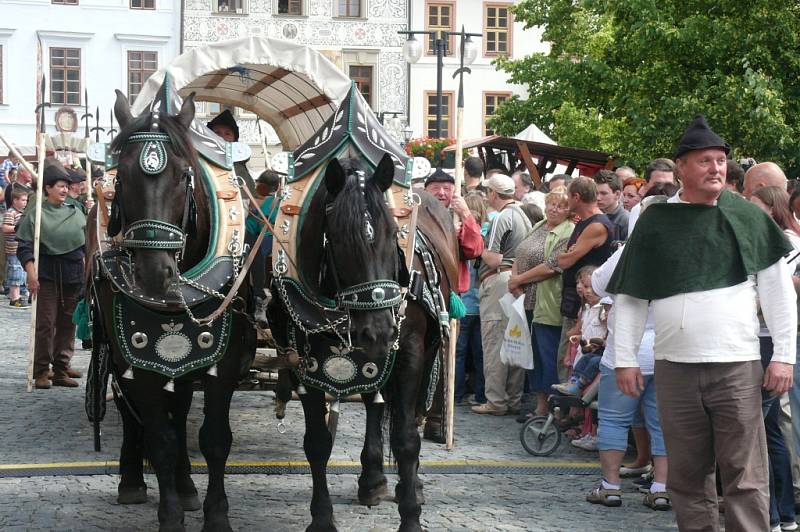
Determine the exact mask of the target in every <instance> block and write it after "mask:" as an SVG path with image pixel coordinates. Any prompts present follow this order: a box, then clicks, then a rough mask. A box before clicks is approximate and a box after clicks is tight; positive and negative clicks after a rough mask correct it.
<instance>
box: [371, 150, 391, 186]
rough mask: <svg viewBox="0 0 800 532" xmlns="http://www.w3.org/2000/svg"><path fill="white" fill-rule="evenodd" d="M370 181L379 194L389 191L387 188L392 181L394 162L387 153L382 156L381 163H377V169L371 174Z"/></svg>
mask: <svg viewBox="0 0 800 532" xmlns="http://www.w3.org/2000/svg"><path fill="white" fill-rule="evenodd" d="M372 180H373V181H375V184H376V185H378V188H379V189H380V190H381V192H386V191H387V190H389V187H391V186H392V181H394V161H393V160H392V156H391V155H389V154H388V153H384V154H383V157H382V158H381V162H379V163H378V168H376V169H375V173H374V174H372Z"/></svg>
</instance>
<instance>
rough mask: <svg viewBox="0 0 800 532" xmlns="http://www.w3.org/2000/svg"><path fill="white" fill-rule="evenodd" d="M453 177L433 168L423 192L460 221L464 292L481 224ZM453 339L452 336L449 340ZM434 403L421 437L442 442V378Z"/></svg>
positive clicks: (478, 247) (460, 288) (478, 252)
mask: <svg viewBox="0 0 800 532" xmlns="http://www.w3.org/2000/svg"><path fill="white" fill-rule="evenodd" d="M455 183H456V181H455V179H454V178H453V176H451V175H450V174H448V173H447V172H445V171H444V170H442V169H441V168H437V169H436V170H434V171H433V172H432V173H431V174H430V175H429V176H428V178H427V179H426V180H425V191H426V192H428V193H429V194H431V195H433V196H434V197H435V198H436V199H437V200H439V203H441V204H442V205H443V206H444V207H445V208H448V209H452V210H453V212H454V213H455V214H457V215H458V218H459V220H460V224H459V227H458V228H457V231H458V248H459V264H458V292H459V293H464V292H466V291H467V290H469V285H470V275H469V274H470V272H469V263H468V261H469V260H471V259H474V258H477V257H480V256H481V253H482V252H483V236H482V235H481V226H480V225H479V224H478V222H477V220H475V217H474V216H472V213H471V212H470V210H469V207H467V203H466V202H465V201H464V198H462V197H461V196H459V195H454V193H455ZM453 341H455V339H454V340H453ZM439 384H440V385H439V387H437V390H436V395H435V396H434V403H433V405H432V406H431V411H430V413H429V415H428V418H427V420H426V422H425V430H424V432H423V436H424V437H425V438H426V439H428V440H432V441H435V442H438V443H444V442H445V438H444V427H443V425H442V418H443V415H442V414H443V410H444V409H443V407H444V402H443V398H444V396H443V392H444V388H443V380H442V379H439Z"/></svg>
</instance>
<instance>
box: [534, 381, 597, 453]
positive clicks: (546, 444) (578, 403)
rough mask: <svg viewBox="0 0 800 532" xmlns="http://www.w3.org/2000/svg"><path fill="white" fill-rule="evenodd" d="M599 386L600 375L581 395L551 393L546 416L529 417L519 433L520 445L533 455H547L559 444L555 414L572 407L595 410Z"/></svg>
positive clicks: (559, 431)
mask: <svg viewBox="0 0 800 532" xmlns="http://www.w3.org/2000/svg"><path fill="white" fill-rule="evenodd" d="M599 386H600V376H599V375H598V376H597V378H596V379H595V380H593V381H592V382H591V384H589V386H587V387H586V389H585V390H584V391H583V395H581V396H579V397H573V396H569V395H559V394H553V395H551V396H550V397H548V398H547V404H548V406H549V410H550V412H549V413H548V414H547V415H546V416H536V417H533V418H531V419H529V420H528V421H527V422H526V423H525V424H524V425H523V426H522V430H521V431H520V433H519V439H520V441H521V442H522V447H524V448H525V450H526V451H528V452H529V453H530V454H532V455H534V456H549V455H551V454H553V452H555V450H556V449H558V446H559V445H560V444H561V437H562V436H561V430H560V429H559V428H558V423H556V416H557V415H558V414H560V413H561V412H562V411H566V412H568V411H569V409H570V408H572V407H578V408H591V409H592V410H597V389H598V387H599Z"/></svg>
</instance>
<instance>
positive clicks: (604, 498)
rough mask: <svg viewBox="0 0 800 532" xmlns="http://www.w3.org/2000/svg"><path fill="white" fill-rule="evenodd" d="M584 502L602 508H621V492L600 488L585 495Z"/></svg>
mask: <svg viewBox="0 0 800 532" xmlns="http://www.w3.org/2000/svg"><path fill="white" fill-rule="evenodd" d="M586 500H587V501H589V502H590V503H592V504H602V505H603V506H609V507H612V506H622V490H607V489H603V486H600V487H599V488H595V489H593V490H592V491H590V492H589V493H587V494H586Z"/></svg>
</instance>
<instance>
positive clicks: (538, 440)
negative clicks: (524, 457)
mask: <svg viewBox="0 0 800 532" xmlns="http://www.w3.org/2000/svg"><path fill="white" fill-rule="evenodd" d="M519 439H520V441H521V442H522V446H523V447H524V448H525V450H526V451H528V452H529V453H530V454H532V455H534V456H548V455H550V454H553V451H555V450H556V449H558V446H559V445H560V444H561V431H560V430H558V426H557V425H556V423H555V418H554V417H553V416H552V415H549V416H536V417H534V418H531V419H530V420H528V422H527V423H525V425H523V426H522V430H521V431H520V433H519Z"/></svg>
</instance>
